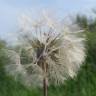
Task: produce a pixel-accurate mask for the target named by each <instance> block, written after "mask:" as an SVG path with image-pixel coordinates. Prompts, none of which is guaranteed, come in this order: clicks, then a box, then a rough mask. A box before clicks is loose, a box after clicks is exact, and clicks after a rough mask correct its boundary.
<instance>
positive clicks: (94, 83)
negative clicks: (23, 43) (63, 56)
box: [0, 15, 96, 96]
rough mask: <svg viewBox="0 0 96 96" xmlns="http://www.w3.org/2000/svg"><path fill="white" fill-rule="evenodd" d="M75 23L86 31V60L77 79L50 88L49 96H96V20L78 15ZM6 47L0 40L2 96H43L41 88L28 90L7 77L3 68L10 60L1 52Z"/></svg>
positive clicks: (0, 83) (0, 95)
mask: <svg viewBox="0 0 96 96" xmlns="http://www.w3.org/2000/svg"><path fill="white" fill-rule="evenodd" d="M75 23H77V24H78V25H79V26H80V27H81V28H82V29H84V30H85V32H84V34H85V35H86V49H87V51H86V54H87V57H86V60H85V62H84V64H83V66H82V67H81V69H80V71H79V72H78V75H77V77H75V78H74V79H69V80H67V81H66V82H65V83H64V85H62V86H58V87H55V86H50V87H49V88H48V96H96V18H91V19H90V18H87V16H85V15H77V16H76V20H75ZM6 47H7V44H6V42H5V41H3V40H0V96H42V94H43V93H42V89H41V88H30V89H29V88H26V87H24V86H23V85H22V84H20V83H19V82H18V81H14V80H13V78H12V77H9V76H7V75H6V73H5V71H4V68H3V66H4V64H7V63H8V59H7V58H6V56H5V54H4V52H3V51H2V50H1V49H2V48H6Z"/></svg>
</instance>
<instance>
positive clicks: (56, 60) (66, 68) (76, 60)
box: [6, 16, 85, 86]
mask: <svg viewBox="0 0 96 96" xmlns="http://www.w3.org/2000/svg"><path fill="white" fill-rule="evenodd" d="M45 17H46V16H45ZM72 26H74V25H70V26H66V25H62V23H60V22H55V21H52V20H51V19H50V18H43V19H42V20H39V21H35V23H34V22H33V21H32V22H31V19H29V18H28V17H27V18H25V17H24V18H23V21H22V23H21V27H20V28H21V32H20V34H21V35H20V38H21V40H22V42H21V44H22V46H21V47H23V48H24V49H25V50H26V51H27V52H28V54H29V56H31V57H32V58H33V60H32V62H31V63H30V64H25V65H24V64H21V61H20V59H21V55H20V54H18V53H16V52H13V51H12V52H13V53H12V52H11V56H10V58H11V60H13V61H14V62H15V64H10V65H7V67H6V70H7V71H8V72H9V73H11V74H14V76H17V75H18V73H19V74H20V76H21V77H20V78H24V79H20V80H23V81H24V82H25V83H24V84H26V85H31V84H32V85H34V84H39V85H40V86H42V82H43V78H44V76H46V77H47V80H48V84H51V83H54V84H56V85H57V84H61V83H64V80H66V79H67V77H72V78H73V77H74V76H75V75H76V74H77V72H78V70H79V68H80V66H81V64H82V63H83V61H84V58H85V44H84V42H85V38H84V37H83V36H81V32H82V31H81V30H77V29H78V28H77V26H76V28H75V27H72ZM71 29H72V30H71ZM19 42H20V41H19ZM38 50H39V51H38ZM41 50H42V51H41ZM38 54H39V55H38ZM37 55H38V56H37ZM13 57H14V58H13ZM41 57H42V58H44V59H42V60H43V62H44V63H45V64H46V65H47V72H46V73H44V71H43V69H42V68H41V66H40V65H39V63H40V61H41ZM16 74H17V75H16Z"/></svg>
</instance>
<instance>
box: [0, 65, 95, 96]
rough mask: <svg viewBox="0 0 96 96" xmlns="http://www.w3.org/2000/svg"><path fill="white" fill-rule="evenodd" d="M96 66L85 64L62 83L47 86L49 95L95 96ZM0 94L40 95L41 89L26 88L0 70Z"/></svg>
mask: <svg viewBox="0 0 96 96" xmlns="http://www.w3.org/2000/svg"><path fill="white" fill-rule="evenodd" d="M0 70H2V69H0ZM95 89H96V66H95V64H85V65H84V66H83V67H82V68H81V70H80V72H79V73H78V76H77V77H76V78H75V79H74V80H73V79H70V80H68V81H66V82H65V84H64V85H62V86H58V87H54V86H51V87H49V91H48V95H49V96H96V91H95ZM0 96H42V89H40V88H37V89H35V88H34V89H28V88H25V87H24V86H23V85H21V84H20V83H19V82H16V81H14V80H13V79H12V78H11V77H8V76H6V74H5V73H4V72H3V71H0Z"/></svg>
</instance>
